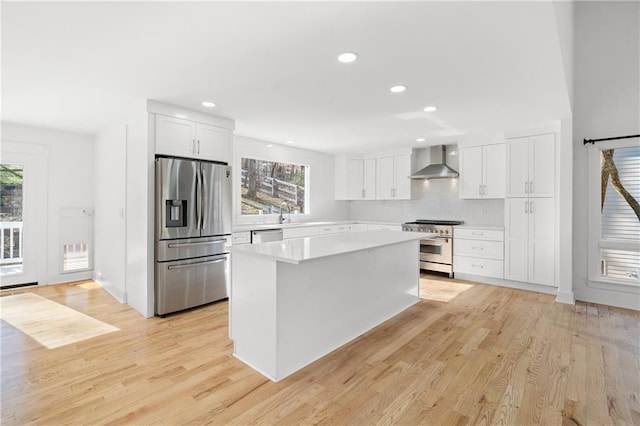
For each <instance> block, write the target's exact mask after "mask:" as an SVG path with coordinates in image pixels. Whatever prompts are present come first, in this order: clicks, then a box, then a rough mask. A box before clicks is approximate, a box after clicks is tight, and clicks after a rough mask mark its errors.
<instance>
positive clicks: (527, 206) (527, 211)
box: [524, 201, 529, 213]
mask: <svg viewBox="0 0 640 426" xmlns="http://www.w3.org/2000/svg"><path fill="white" fill-rule="evenodd" d="M524 212H525V213H529V202H528V201H525V202H524Z"/></svg>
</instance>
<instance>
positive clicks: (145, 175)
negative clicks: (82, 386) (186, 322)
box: [94, 104, 154, 317]
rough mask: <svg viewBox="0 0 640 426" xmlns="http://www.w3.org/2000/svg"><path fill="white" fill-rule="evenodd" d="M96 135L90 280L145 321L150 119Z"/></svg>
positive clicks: (149, 266) (149, 302)
mask: <svg viewBox="0 0 640 426" xmlns="http://www.w3.org/2000/svg"><path fill="white" fill-rule="evenodd" d="M139 111H140V112H139V114H138V115H137V116H136V117H133V116H132V117H131V118H130V119H129V120H128V121H127V122H124V121H123V122H121V123H118V124H116V125H114V126H112V127H110V128H109V129H106V130H105V131H103V132H102V133H100V134H99V135H98V136H97V137H96V148H95V163H96V167H95V186H94V192H95V203H96V215H95V216H96V223H95V225H96V226H95V228H96V231H95V234H96V238H95V240H96V261H95V275H94V279H95V280H96V281H99V282H100V283H101V284H102V286H103V287H104V288H105V290H107V291H108V292H109V293H110V294H111V295H112V296H114V297H115V298H116V299H117V300H119V301H120V302H122V303H127V304H129V305H130V306H131V307H132V308H134V309H135V310H137V311H138V312H140V313H141V314H142V315H143V316H145V317H150V316H153V307H154V305H153V296H154V293H153V287H154V286H153V279H154V277H153V261H154V255H153V217H154V215H153V167H152V166H153V164H152V163H153V153H152V147H151V145H150V143H149V138H148V115H147V112H146V109H145V108H144V105H142V104H141V105H140V110H139Z"/></svg>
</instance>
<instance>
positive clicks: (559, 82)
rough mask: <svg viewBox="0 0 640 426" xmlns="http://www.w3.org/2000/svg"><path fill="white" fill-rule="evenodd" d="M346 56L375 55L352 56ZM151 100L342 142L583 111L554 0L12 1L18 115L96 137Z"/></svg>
mask: <svg viewBox="0 0 640 426" xmlns="http://www.w3.org/2000/svg"><path fill="white" fill-rule="evenodd" d="M343 51H355V52H358V54H359V55H360V59H359V60H358V61H357V62H355V63H352V64H341V63H339V62H338V61H337V60H336V56H337V55H338V54H339V53H341V52H343ZM395 84H405V85H407V86H408V87H409V88H408V90H407V92H405V93H402V94H392V93H390V92H389V88H390V87H391V86H392V85H395ZM143 99H154V100H158V101H162V102H167V103H171V104H175V105H179V106H183V107H185V108H189V109H194V110H199V111H203V112H207V113H210V114H214V115H219V116H222V117H227V118H231V119H234V120H236V127H237V130H236V134H240V135H244V136H250V137H255V138H259V139H264V140H267V141H271V142H276V143H283V142H284V141H286V140H290V139H292V140H294V141H295V142H296V146H299V147H305V148H310V149H315V150H319V151H326V152H341V151H362V150H377V149H385V148H391V147H400V146H419V145H420V144H419V143H417V142H415V139H416V138H418V137H425V138H427V142H426V144H434V143H443V142H447V143H450V142H455V141H456V139H457V138H458V137H459V136H460V135H463V134H473V133H486V132H495V131H501V130H514V129H518V128H521V127H530V126H532V125H537V124H540V123H543V122H548V121H550V120H556V119H559V118H562V117H566V116H567V115H568V113H569V101H568V97H567V89H566V84H565V79H564V74H563V67H562V60H561V56H560V47H559V43H558V37H557V31H556V26H555V16H554V13H553V6H552V4H551V3H550V2H548V1H542V2H532V3H529V2H516V3H512V2H478V1H475V2H469V3H466V2H465V3H463V2H453V3H445V2H407V3H399V2H395V3H392V2H388V3H386V2H355V3H346V2H339V3H333V2H331V3H328V2H300V3H298V2H283V3H272V2H258V3H247V2H240V3H219V2H218V3H207V2H196V3H181V2H164V3H81V2H71V3H55V2H46V3H28V2H27V3H11V2H9V3H7V2H3V4H2V114H3V120H5V121H8V122H15V123H23V124H29V125H35V126H41V127H48V128H55V129H61V130H68V131H73V132H79V133H89V134H95V133H99V132H100V131H101V130H102V129H105V128H106V127H107V126H109V125H111V124H112V123H114V122H115V121H116V120H118V119H120V118H122V117H123V115H126V114H127V112H128V111H129V110H130V109H131V107H132V105H134V103H135V104H136V105H138V104H139V102H140V100H143ZM205 99H208V100H213V101H214V102H216V104H217V106H216V107H215V108H213V109H207V108H204V107H202V106H201V105H200V102H201V101H202V100H205ZM427 105H437V106H438V107H439V109H438V111H436V112H434V113H426V112H423V111H422V109H423V108H424V107H425V106H427Z"/></svg>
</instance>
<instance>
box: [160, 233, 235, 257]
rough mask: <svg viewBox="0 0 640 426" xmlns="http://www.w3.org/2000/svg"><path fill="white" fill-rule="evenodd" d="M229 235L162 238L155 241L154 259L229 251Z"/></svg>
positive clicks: (197, 255)
mask: <svg viewBox="0 0 640 426" xmlns="http://www.w3.org/2000/svg"><path fill="white" fill-rule="evenodd" d="M229 238H230V236H229V235H221V236H219V237H200V238H185V239H181V240H163V241H158V242H157V243H156V260H157V261H160V262H166V261H171V260H179V259H190V258H192V257H202V256H213V255H217V254H221V253H224V252H227V251H229V250H228V249H227V245H228V241H229Z"/></svg>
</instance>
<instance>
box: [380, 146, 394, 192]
mask: <svg viewBox="0 0 640 426" xmlns="http://www.w3.org/2000/svg"><path fill="white" fill-rule="evenodd" d="M394 160H395V159H394V157H381V158H378V159H377V163H376V199H377V200H391V199H392V198H393V190H394V180H395V179H394V178H395V170H394V165H395V161H394Z"/></svg>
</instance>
